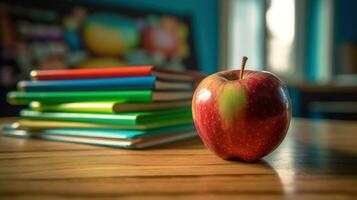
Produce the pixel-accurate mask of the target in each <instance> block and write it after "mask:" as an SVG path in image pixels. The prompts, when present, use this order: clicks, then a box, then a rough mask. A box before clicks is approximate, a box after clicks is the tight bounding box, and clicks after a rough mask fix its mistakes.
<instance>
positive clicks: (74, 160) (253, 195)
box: [0, 119, 357, 200]
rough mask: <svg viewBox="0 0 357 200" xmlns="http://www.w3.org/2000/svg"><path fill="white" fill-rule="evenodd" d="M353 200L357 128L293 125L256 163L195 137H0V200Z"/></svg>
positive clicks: (319, 123) (355, 194)
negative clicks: (133, 141) (127, 140)
mask: <svg viewBox="0 0 357 200" xmlns="http://www.w3.org/2000/svg"><path fill="white" fill-rule="evenodd" d="M118 197H120V198H121V199H140V198H144V199H166V198H169V199H172V198H175V199H215V198H219V199H238V197H239V199H282V198H284V197H285V198H286V197H288V198H291V199H299V200H300V199H356V197H357V125H356V122H337V121H308V120H303V119H294V120H293V122H292V124H291V126H290V129H289V133H288V137H287V138H286V139H285V141H284V142H283V144H282V145H281V146H280V147H279V148H278V149H277V150H276V151H275V152H274V153H273V154H271V155H269V156H268V157H266V158H264V159H263V160H261V161H260V162H258V163H253V164H252V163H250V164H249V163H244V162H240V161H225V160H222V159H220V158H218V157H216V156H215V155H213V154H212V153H211V152H209V151H208V150H207V149H206V148H205V147H204V146H203V144H202V143H201V142H200V140H199V139H196V140H192V141H186V142H181V143H176V144H171V145H166V146H162V147H158V148H152V149H149V150H134V151H133V150H121V149H113V148H104V147H96V146H88V145H79V144H69V143H59V142H49V141H40V140H34V139H31V140H25V139H16V138H7V137H3V136H1V137H0V199H27V198H30V199H32V198H43V199H66V198H91V199H99V198H108V199H112V198H118Z"/></svg>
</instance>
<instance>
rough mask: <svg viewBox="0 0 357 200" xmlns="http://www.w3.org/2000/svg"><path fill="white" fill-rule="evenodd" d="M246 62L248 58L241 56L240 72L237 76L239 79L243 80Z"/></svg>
mask: <svg viewBox="0 0 357 200" xmlns="http://www.w3.org/2000/svg"><path fill="white" fill-rule="evenodd" d="M247 60H248V57H247V56H243V58H242V65H241V70H240V74H239V79H243V73H244V67H245V64H246V63H247Z"/></svg>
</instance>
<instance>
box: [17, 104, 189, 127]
mask: <svg viewBox="0 0 357 200" xmlns="http://www.w3.org/2000/svg"><path fill="white" fill-rule="evenodd" d="M20 116H21V117H22V118H24V119H36V120H55V121H72V122H86V123H99V124H113V125H132V126H135V125H144V124H150V123H153V122H161V121H163V122H164V121H170V120H178V119H191V118H192V113H191V109H189V108H177V109H168V110H161V111H148V112H134V113H122V114H95V113H69V112H39V111H33V110H22V111H21V112H20Z"/></svg>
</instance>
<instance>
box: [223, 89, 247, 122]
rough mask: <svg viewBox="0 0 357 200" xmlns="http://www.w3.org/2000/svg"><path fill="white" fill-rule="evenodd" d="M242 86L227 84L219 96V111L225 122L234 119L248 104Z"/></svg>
mask: <svg viewBox="0 0 357 200" xmlns="http://www.w3.org/2000/svg"><path fill="white" fill-rule="evenodd" d="M240 87H241V86H239V85H236V84H227V85H225V86H224V87H223V92H222V95H221V96H219V98H218V106H219V112H220V115H221V117H222V119H223V121H225V122H230V121H232V120H233V118H234V116H235V115H236V113H240V112H241V110H242V109H243V108H244V107H245V105H246V104H247V99H246V95H245V93H244V90H242V89H241V88H240Z"/></svg>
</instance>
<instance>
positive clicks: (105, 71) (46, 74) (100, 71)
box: [31, 66, 205, 81]
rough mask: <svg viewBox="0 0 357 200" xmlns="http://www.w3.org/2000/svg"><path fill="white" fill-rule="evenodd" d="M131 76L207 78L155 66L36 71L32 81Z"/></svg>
mask: <svg viewBox="0 0 357 200" xmlns="http://www.w3.org/2000/svg"><path fill="white" fill-rule="evenodd" d="M130 76H156V77H157V78H158V79H161V80H169V81H199V80H201V79H202V78H204V77H205V75H203V74H201V73H198V72H194V71H177V70H171V69H163V68H158V67H153V66H128V67H112V68H94V69H93V68H91V69H56V70H35V71H32V72H31V78H32V80H66V79H90V78H114V77H130Z"/></svg>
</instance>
